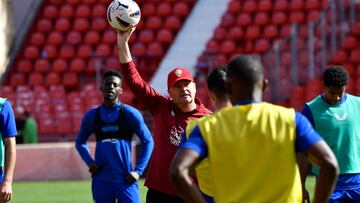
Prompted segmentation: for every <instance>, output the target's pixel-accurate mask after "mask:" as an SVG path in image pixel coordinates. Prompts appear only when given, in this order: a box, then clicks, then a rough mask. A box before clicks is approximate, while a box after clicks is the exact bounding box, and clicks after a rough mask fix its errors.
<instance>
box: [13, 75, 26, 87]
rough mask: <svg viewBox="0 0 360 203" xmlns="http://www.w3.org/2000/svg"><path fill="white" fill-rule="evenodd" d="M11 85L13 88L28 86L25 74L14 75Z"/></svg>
mask: <svg viewBox="0 0 360 203" xmlns="http://www.w3.org/2000/svg"><path fill="white" fill-rule="evenodd" d="M10 77H11V78H10V85H11V86H12V87H16V86H18V85H25V84H26V78H25V75H24V74H23V73H14V74H12V75H11V76H10Z"/></svg>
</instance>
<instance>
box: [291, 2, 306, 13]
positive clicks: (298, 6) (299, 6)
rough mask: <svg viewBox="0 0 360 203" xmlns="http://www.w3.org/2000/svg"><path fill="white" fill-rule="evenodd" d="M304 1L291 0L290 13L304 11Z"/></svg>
mask: <svg viewBox="0 0 360 203" xmlns="http://www.w3.org/2000/svg"><path fill="white" fill-rule="evenodd" d="M304 6H305V5H304V1H303V0H292V1H290V9H291V10H292V11H301V10H303V9H304Z"/></svg>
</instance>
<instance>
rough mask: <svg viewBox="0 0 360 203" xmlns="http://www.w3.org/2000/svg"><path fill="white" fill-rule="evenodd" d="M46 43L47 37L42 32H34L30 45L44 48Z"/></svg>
mask: <svg viewBox="0 0 360 203" xmlns="http://www.w3.org/2000/svg"><path fill="white" fill-rule="evenodd" d="M44 43H45V36H44V34H43V33H41V32H34V33H32V34H31V37H30V44H31V45H34V46H42V45H43V44H44Z"/></svg>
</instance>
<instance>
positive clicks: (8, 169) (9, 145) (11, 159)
mask: <svg viewBox="0 0 360 203" xmlns="http://www.w3.org/2000/svg"><path fill="white" fill-rule="evenodd" d="M15 162H16V142H15V137H9V138H5V175H4V180H3V183H2V184H1V190H0V199H1V200H2V201H6V202H7V201H10V200H11V199H12V181H13V177H14V169H15Z"/></svg>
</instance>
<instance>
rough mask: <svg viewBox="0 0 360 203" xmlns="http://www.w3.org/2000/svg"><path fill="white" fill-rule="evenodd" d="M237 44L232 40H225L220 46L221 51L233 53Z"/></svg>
mask: <svg viewBox="0 0 360 203" xmlns="http://www.w3.org/2000/svg"><path fill="white" fill-rule="evenodd" d="M235 49H236V44H235V43H234V42H233V41H231V40H225V41H224V42H223V43H222V44H221V46H220V53H223V54H231V53H233V52H234V51H235Z"/></svg>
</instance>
